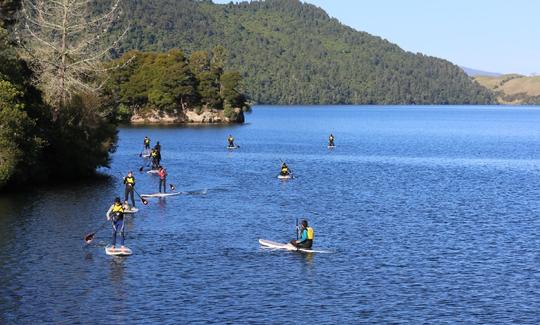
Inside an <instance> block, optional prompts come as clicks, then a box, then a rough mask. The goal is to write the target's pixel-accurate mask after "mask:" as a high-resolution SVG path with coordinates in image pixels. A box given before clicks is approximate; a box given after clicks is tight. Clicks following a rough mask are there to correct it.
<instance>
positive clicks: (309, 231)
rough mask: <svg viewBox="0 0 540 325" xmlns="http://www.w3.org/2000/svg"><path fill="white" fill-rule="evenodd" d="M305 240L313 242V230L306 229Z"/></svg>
mask: <svg viewBox="0 0 540 325" xmlns="http://www.w3.org/2000/svg"><path fill="white" fill-rule="evenodd" d="M306 230H307V239H309V240H313V237H314V235H315V232H314V231H313V228H311V227H307V229H306Z"/></svg>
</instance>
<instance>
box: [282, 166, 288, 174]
mask: <svg viewBox="0 0 540 325" xmlns="http://www.w3.org/2000/svg"><path fill="white" fill-rule="evenodd" d="M281 173H282V174H288V173H289V168H288V167H281Z"/></svg>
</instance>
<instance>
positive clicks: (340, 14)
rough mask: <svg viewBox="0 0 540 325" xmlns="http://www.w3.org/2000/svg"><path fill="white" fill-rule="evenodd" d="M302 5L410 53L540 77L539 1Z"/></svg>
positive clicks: (346, 0) (315, 0)
mask: <svg viewBox="0 0 540 325" xmlns="http://www.w3.org/2000/svg"><path fill="white" fill-rule="evenodd" d="M214 2H216V3H228V2H230V1H224V0H215V1H214ZM233 2H236V1H233ZM304 2H308V3H311V4H314V5H316V6H318V7H321V8H322V9H324V10H325V11H326V12H327V13H328V14H329V15H330V16H331V17H334V18H337V19H338V20H339V21H341V22H342V23H343V24H345V25H348V26H351V27H353V28H355V29H357V30H361V31H365V32H368V33H370V34H372V35H376V36H380V37H382V38H385V39H387V40H388V41H390V42H392V43H395V44H397V45H399V46H400V47H401V48H403V49H404V50H407V51H411V52H420V53H423V54H426V55H432V56H436V57H440V58H444V59H447V60H449V61H451V62H453V63H455V64H458V65H460V66H465V67H468V68H473V69H478V70H483V71H488V72H498V73H521V74H525V75H530V74H532V73H538V74H540V0H451V1H450V0H305V1H304Z"/></svg>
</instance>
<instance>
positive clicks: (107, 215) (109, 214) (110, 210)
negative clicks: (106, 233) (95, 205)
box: [105, 205, 114, 220]
mask: <svg viewBox="0 0 540 325" xmlns="http://www.w3.org/2000/svg"><path fill="white" fill-rule="evenodd" d="M113 206H114V205H111V207H110V208H109V210H107V214H106V215H105V216H106V217H107V220H111V212H112V209H113Z"/></svg>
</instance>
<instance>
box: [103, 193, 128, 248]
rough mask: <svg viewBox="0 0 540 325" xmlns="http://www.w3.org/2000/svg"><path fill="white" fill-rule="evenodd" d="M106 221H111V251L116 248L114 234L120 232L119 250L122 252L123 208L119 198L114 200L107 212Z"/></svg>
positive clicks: (123, 237) (123, 236)
mask: <svg viewBox="0 0 540 325" xmlns="http://www.w3.org/2000/svg"><path fill="white" fill-rule="evenodd" d="M107 220H108V221H112V228H113V233H112V245H111V246H112V249H114V248H115V246H116V234H117V233H118V232H120V249H121V250H122V251H124V250H125V247H124V240H125V235H124V207H123V206H122V202H120V198H119V197H117V198H115V199H114V204H113V205H111V207H110V208H109V210H108V211H107Z"/></svg>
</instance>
